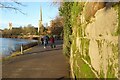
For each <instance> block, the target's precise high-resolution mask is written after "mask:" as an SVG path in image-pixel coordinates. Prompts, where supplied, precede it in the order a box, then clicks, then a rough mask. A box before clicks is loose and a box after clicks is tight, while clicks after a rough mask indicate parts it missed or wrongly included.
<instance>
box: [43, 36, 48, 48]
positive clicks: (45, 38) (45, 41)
mask: <svg viewBox="0 0 120 80" xmlns="http://www.w3.org/2000/svg"><path fill="white" fill-rule="evenodd" d="M43 43H44V48H46V46H47V37H46V36H44V37H43Z"/></svg>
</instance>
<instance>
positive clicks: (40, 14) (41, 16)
mask: <svg viewBox="0 0 120 80" xmlns="http://www.w3.org/2000/svg"><path fill="white" fill-rule="evenodd" d="M40 20H41V21H42V7H41V6H40Z"/></svg>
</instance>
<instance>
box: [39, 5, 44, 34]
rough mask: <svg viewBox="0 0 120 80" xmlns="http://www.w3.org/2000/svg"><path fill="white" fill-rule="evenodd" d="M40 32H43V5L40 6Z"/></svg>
mask: <svg viewBox="0 0 120 80" xmlns="http://www.w3.org/2000/svg"><path fill="white" fill-rule="evenodd" d="M38 33H40V34H41V33H43V25H42V7H41V6H40V20H39V25H38Z"/></svg>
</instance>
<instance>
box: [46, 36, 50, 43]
mask: <svg viewBox="0 0 120 80" xmlns="http://www.w3.org/2000/svg"><path fill="white" fill-rule="evenodd" d="M46 38H47V44H48V41H49V37H48V36H47V35H46Z"/></svg>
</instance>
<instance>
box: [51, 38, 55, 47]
mask: <svg viewBox="0 0 120 80" xmlns="http://www.w3.org/2000/svg"><path fill="white" fill-rule="evenodd" d="M50 46H51V48H55V39H54V37H53V36H51V37H50Z"/></svg>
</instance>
